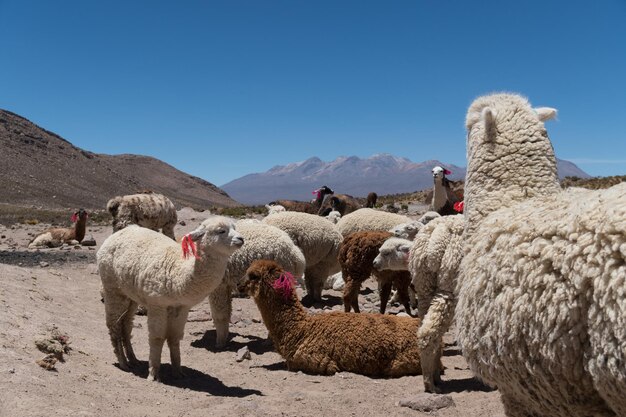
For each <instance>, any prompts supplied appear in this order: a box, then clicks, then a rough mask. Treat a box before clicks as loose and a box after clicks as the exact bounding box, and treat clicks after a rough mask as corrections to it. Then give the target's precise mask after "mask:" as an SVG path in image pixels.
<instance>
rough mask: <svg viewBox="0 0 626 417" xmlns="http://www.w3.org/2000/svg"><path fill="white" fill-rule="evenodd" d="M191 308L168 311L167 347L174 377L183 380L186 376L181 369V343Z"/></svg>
mask: <svg viewBox="0 0 626 417" xmlns="http://www.w3.org/2000/svg"><path fill="white" fill-rule="evenodd" d="M188 314H189V308H187V307H169V308H168V309H167V346H168V347H169V349H170V361H171V364H172V376H173V377H174V378H182V377H184V376H185V375H184V374H183V371H182V369H181V367H180V341H181V340H182V338H183V336H184V334H185V323H187V316H188Z"/></svg>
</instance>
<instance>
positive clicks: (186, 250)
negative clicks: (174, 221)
mask: <svg viewBox="0 0 626 417" xmlns="http://www.w3.org/2000/svg"><path fill="white" fill-rule="evenodd" d="M180 246H181V247H182V249H183V258H184V259H187V258H189V254H190V253H191V254H193V256H194V258H196V259H200V257H199V256H198V253H197V252H196V243H195V242H194V241H193V240H191V236H189V235H188V234H187V235H185V236H183V238H182V239H181V241H180Z"/></svg>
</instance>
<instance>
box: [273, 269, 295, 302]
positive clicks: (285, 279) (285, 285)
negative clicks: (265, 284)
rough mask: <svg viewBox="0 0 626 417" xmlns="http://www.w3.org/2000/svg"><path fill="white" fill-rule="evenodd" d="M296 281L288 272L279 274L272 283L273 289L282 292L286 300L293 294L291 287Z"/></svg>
mask: <svg viewBox="0 0 626 417" xmlns="http://www.w3.org/2000/svg"><path fill="white" fill-rule="evenodd" d="M295 283H296V280H295V278H294V277H293V275H291V274H290V273H289V272H285V273H282V274H280V276H279V277H278V278H276V281H274V283H273V284H272V287H273V288H274V290H275V291H276V292H278V293H282V295H283V297H284V298H285V301H288V300H289V299H290V298H291V294H293V287H294V285H295Z"/></svg>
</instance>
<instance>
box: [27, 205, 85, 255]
mask: <svg viewBox="0 0 626 417" xmlns="http://www.w3.org/2000/svg"><path fill="white" fill-rule="evenodd" d="M87 217H89V213H87V211H85V209H83V208H81V209H79V210H78V211H76V212H75V213H74V214H72V218H71V220H72V222H73V223H74V227H54V228H51V229H47V230H45V231H44V232H43V233H41V234H40V235H39V236H37V237H36V238H34V239H33V240H31V241H30V243H29V244H28V247H29V248H42V247H48V248H54V247H57V246H61V245H62V244H63V243H70V242H72V241H73V240H75V241H77V242H79V243H80V242H82V241H83V239H84V238H85V229H86V227H87Z"/></svg>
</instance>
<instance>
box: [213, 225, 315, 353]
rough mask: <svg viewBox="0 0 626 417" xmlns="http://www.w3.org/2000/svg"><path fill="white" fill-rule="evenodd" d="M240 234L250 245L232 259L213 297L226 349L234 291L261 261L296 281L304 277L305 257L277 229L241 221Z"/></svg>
mask: <svg viewBox="0 0 626 417" xmlns="http://www.w3.org/2000/svg"><path fill="white" fill-rule="evenodd" d="M235 226H236V228H237V231H238V232H239V233H240V234H241V235H242V236H243V238H244V240H245V242H246V244H245V245H244V246H243V247H242V248H241V249H239V250H238V251H236V252H235V253H233V254H232V255H231V256H230V258H229V259H228V265H227V266H226V272H225V273H224V280H223V282H222V283H221V284H220V285H219V287H217V288H216V289H215V290H214V291H212V292H211V293H210V294H209V303H210V306H211V316H212V318H213V324H214V325H215V330H216V333H217V338H216V346H217V347H223V346H225V345H226V342H227V340H228V325H229V323H230V317H231V314H232V291H233V290H234V289H235V288H236V287H237V285H238V284H239V282H240V281H241V280H242V279H243V277H244V275H245V274H246V270H247V269H248V267H249V266H250V264H252V262H253V261H255V260H257V259H269V260H273V261H276V262H277V263H278V264H279V265H280V266H281V267H282V268H283V269H284V270H285V271H288V272H290V273H291V274H293V275H294V277H295V278H296V279H300V278H301V277H302V275H303V274H304V267H305V265H306V263H305V258H304V254H303V253H302V251H301V250H300V248H298V247H297V246H296V245H295V244H294V243H293V241H292V240H291V238H290V237H289V235H288V234H287V233H285V232H284V231H282V230H280V229H279V228H277V227H274V226H271V225H269V224H265V223H261V222H259V221H255V220H240V221H238V222H237V223H236V225H235Z"/></svg>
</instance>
